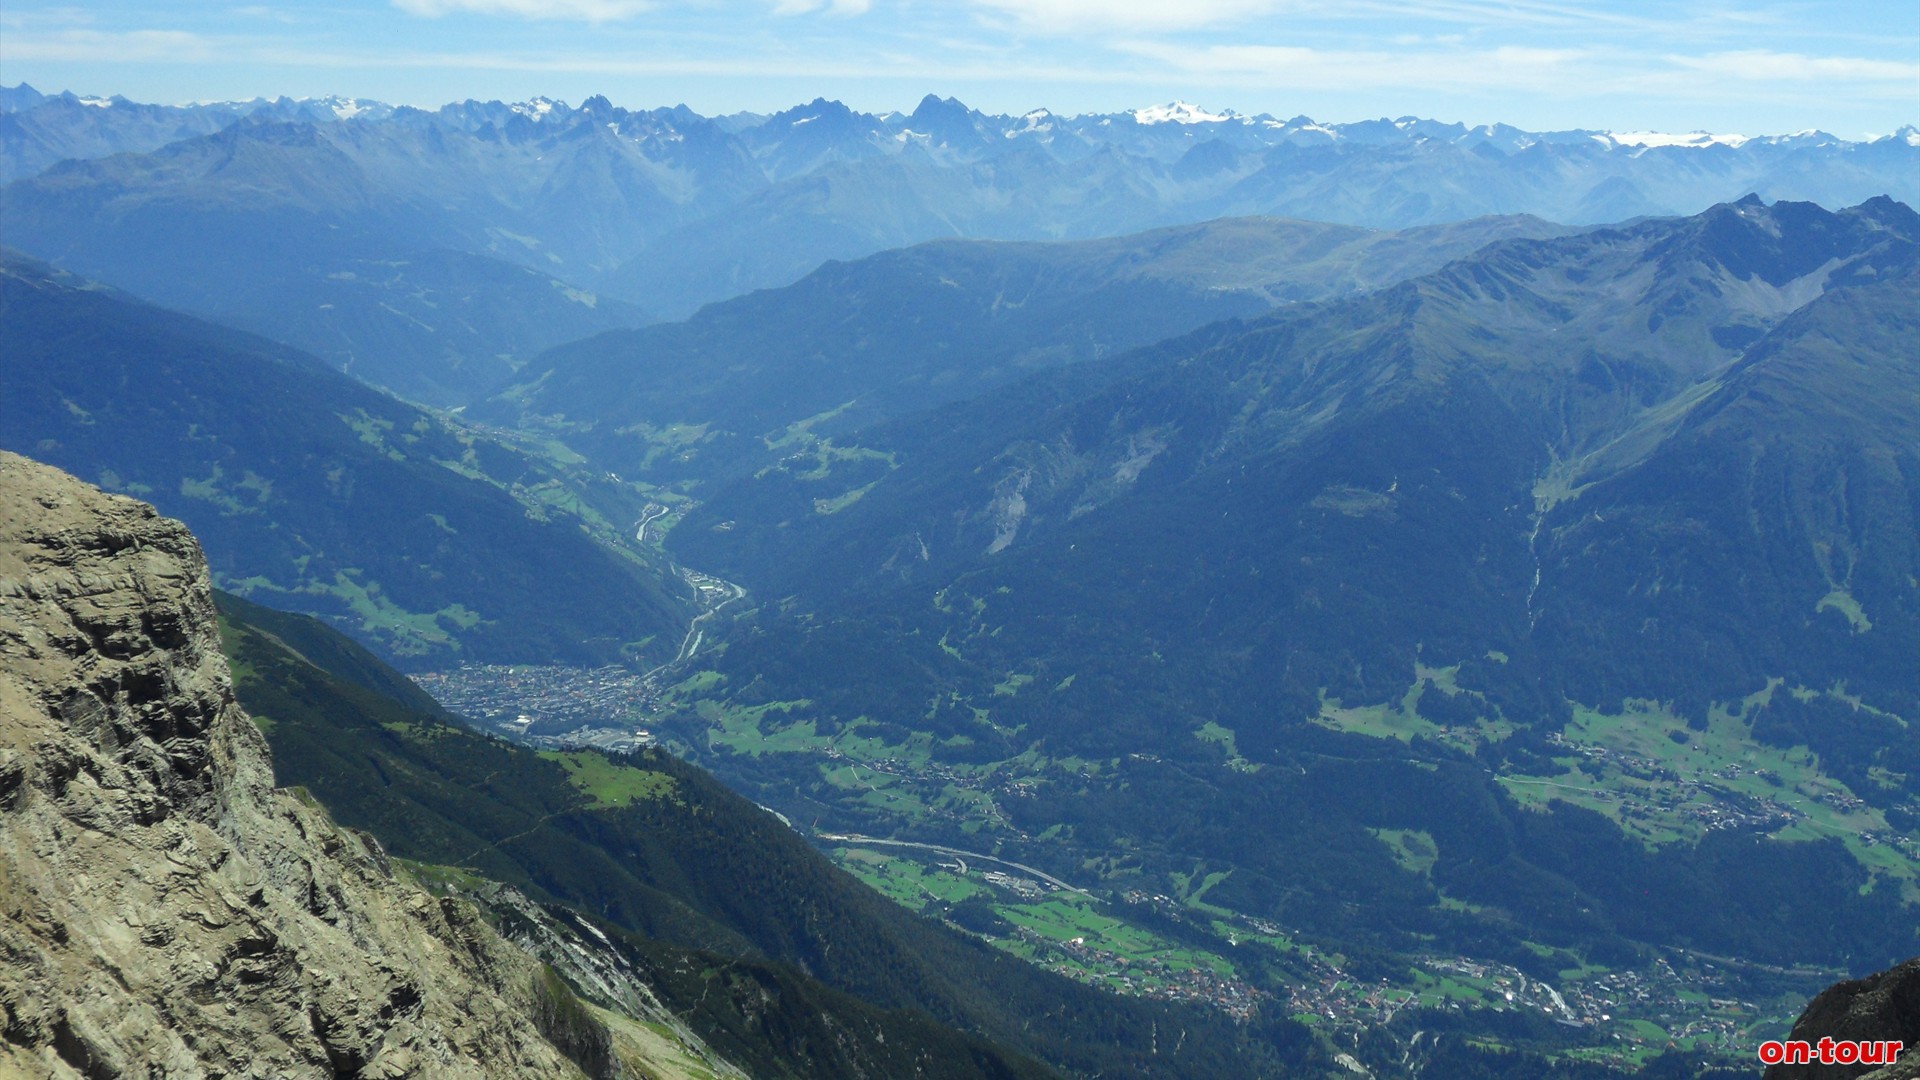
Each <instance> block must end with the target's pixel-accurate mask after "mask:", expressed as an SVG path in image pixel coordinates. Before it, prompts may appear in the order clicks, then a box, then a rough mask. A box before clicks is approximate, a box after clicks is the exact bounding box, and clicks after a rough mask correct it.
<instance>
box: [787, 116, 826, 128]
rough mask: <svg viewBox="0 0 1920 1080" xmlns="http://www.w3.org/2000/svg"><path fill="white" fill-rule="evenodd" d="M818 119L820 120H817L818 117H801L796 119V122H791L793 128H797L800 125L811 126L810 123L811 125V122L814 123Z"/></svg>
mask: <svg viewBox="0 0 1920 1080" xmlns="http://www.w3.org/2000/svg"><path fill="white" fill-rule="evenodd" d="M818 119H820V118H819V117H817V116H803V117H801V118H800V119H798V120H795V121H794V122H793V126H794V127H799V126H800V125H801V124H811V123H813V122H814V121H815V120H818Z"/></svg>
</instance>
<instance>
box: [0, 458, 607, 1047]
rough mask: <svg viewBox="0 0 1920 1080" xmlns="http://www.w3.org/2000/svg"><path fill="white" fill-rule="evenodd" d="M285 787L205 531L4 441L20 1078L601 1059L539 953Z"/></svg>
mask: <svg viewBox="0 0 1920 1080" xmlns="http://www.w3.org/2000/svg"><path fill="white" fill-rule="evenodd" d="M272 784H273V777H272V770H271V765H270V762H269V759H268V754H267V747H266V743H265V741H264V739H263V738H262V736H261V734H260V732H259V731H258V730H257V729H256V727H255V725H254V724H253V722H252V721H251V720H250V719H249V718H248V717H247V715H246V714H245V713H244V712H242V711H241V709H240V707H239V706H238V705H237V704H236V703H235V701H234V698H233V694H232V688H231V683H230V680H229V676H228V671H227V665H226V661H225V660H224V659H223V658H222V656H221V655H220V651H219V643H218V637H217V626H216V623H215V615H214V607H213V603H212V599H211V594H210V591H209V582H208V576H207V568H206V562H205V560H204V559H203V557H202V556H201V553H200V549H199V545H198V544H197V543H196V542H195V541H194V539H193V537H192V535H191V534H190V533H188V531H187V529H186V528H185V527H184V526H183V525H181V524H180V523H178V522H176V521H171V520H168V519H165V518H162V517H160V516H159V515H158V514H157V513H156V512H155V511H154V510H153V508H152V507H150V506H148V505H146V504H144V503H141V502H137V501H135V500H132V499H128V498H124V497H120V496H114V495H107V494H104V493H102V492H101V491H99V490H98V489H95V488H93V487H90V486H88V485H86V484H83V483H80V482H79V481H77V480H74V479H73V478H71V477H69V476H67V475H66V474H64V473H61V472H59V471H57V470H55V469H52V468H48V467H46V466H42V465H39V464H36V463H34V462H31V461H28V460H26V459H24V458H21V457H18V456H15V455H12V454H4V453H0V956H4V957H5V960H4V963H0V1023H4V1034H5V1038H4V1039H0V1074H5V1075H25V1076H43V1075H53V1076H85V1077H90V1078H92V1077H116V1076H167V1077H202V1076H233V1077H241V1076H249V1077H251V1076H258V1077H269V1076H271V1077H305V1076H338V1075H349V1076H363V1077H400V1076H435V1077H466V1076H472V1077H480V1076H515V1077H544V1076H554V1077H563V1076H578V1075H580V1073H579V1070H578V1069H577V1068H576V1067H575V1066H574V1065H573V1064H572V1063H571V1062H569V1061H568V1060H566V1058H564V1057H563V1056H562V1055H561V1054H560V1052H559V1051H558V1050H556V1049H555V1048H554V1046H553V1045H552V1044H551V1043H549V1042H548V1041H547V1040H546V1039H545V1038H544V1037H543V1036H542V1034H541V1032H540V1030H539V1029H538V1027H537V1026H536V1024H535V1022H534V1020H532V1019H530V1017H532V1016H533V1015H535V1014H536V1013H538V1012H540V1011H541V1010H542V1007H541V1005H540V1003H539V1000H538V999H539V991H538V990H537V989H536V987H537V986H538V985H540V984H541V980H540V979H539V976H540V968H539V965H538V963H537V962H536V961H534V960H533V959H532V958H531V957H529V956H528V955H527V954H526V953H525V952H523V951H521V950H519V949H517V948H515V947H513V946H511V945H509V944H507V943H506V942H505V941H503V940H502V939H501V938H500V937H499V936H498V935H497V934H496V933H495V932H494V931H493V930H492V929H490V928H489V927H488V926H487V924H486V923H485V922H483V921H481V919H480V918H479V917H478V915H477V913H476V911H475V909H474V908H473V907H472V906H471V905H469V904H467V903H465V902H462V901H452V900H439V899H436V898H434V897H432V896H430V895H428V894H427V893H425V892H423V891H421V890H419V889H418V888H416V887H415V886H413V885H412V884H411V883H410V882H409V881H408V880H406V879H404V878H403V877H398V876H396V871H395V869H394V868H393V867H392V866H391V865H390V864H389V863H388V861H387V859H386V857H385V856H384V855H383V853H382V852H381V851H380V850H379V848H378V847H377V846H376V845H374V844H373V843H372V842H371V841H369V840H367V839H364V838H362V837H360V836H358V835H356V834H354V833H352V832H349V831H347V830H345V829H342V828H340V827H338V826H336V825H335V824H334V823H333V822H332V821H331V820H330V819H329V818H328V817H327V815H326V814H325V813H324V812H323V811H321V810H318V809H315V808H313V807H310V806H308V805H305V804H303V803H302V802H301V801H299V800H297V799H296V798H295V797H294V796H293V795H291V794H289V793H286V792H281V791H276V790H274V789H273V787H272Z"/></svg>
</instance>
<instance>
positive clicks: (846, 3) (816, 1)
mask: <svg viewBox="0 0 1920 1080" xmlns="http://www.w3.org/2000/svg"><path fill="white" fill-rule="evenodd" d="M823 8H824V9H825V10H826V11H828V12H829V13H831V14H834V15H865V14H866V13H867V12H869V11H871V10H873V0H778V2H777V3H775V4H774V5H773V13H774V14H775V15H806V14H809V13H811V12H815V11H819V10H821V9H823Z"/></svg>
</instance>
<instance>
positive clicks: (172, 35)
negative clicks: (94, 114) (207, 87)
mask: <svg viewBox="0 0 1920 1080" xmlns="http://www.w3.org/2000/svg"><path fill="white" fill-rule="evenodd" d="M0 53H4V55H5V56H6V58H7V59H9V60H15V61H18V60H60V61H81V62H95V63H109V64H118V63H138V62H142V61H150V60H161V61H171V62H187V63H193V62H200V61H204V60H208V59H211V58H212V57H213V56H214V55H215V46H214V43H213V42H212V41H210V40H209V39H207V38H204V37H202V36H200V35H199V34H194V33H190V32H188V31H185V30H129V31H124V32H117V33H115V32H108V31H102V30H62V31H58V32H55V33H49V34H31V33H9V34H7V35H6V42H5V46H4V48H3V49H0Z"/></svg>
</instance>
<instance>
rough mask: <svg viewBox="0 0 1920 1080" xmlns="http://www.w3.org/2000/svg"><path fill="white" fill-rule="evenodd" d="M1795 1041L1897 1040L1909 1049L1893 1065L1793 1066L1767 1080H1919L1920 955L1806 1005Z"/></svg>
mask: <svg viewBox="0 0 1920 1080" xmlns="http://www.w3.org/2000/svg"><path fill="white" fill-rule="evenodd" d="M1787 1037H1788V1038H1789V1039H1791V1040H1797V1041H1801V1042H1806V1043H1809V1044H1812V1045H1816V1046H1817V1045H1818V1044H1819V1042H1820V1040H1821V1039H1823V1038H1830V1039H1835V1040H1849V1041H1852V1042H1898V1043H1904V1044H1905V1046H1906V1048H1905V1050H1903V1051H1902V1052H1901V1054H1900V1057H1899V1058H1898V1060H1896V1061H1895V1062H1894V1063H1893V1064H1891V1065H1885V1066H1879V1065H1859V1064H1855V1065H1840V1064H1830V1065H1822V1064H1811V1065H1802V1064H1793V1065H1774V1066H1771V1067H1769V1068H1768V1069H1767V1072H1766V1080H1854V1078H1856V1077H1858V1078H1859V1080H1916V1078H1920V956H1916V957H1914V958H1913V959H1911V960H1908V961H1907V962H1906V963H1904V964H1901V965H1900V966H1898V967H1894V968H1889V969H1888V970H1886V971H1882V972H1880V973H1879V974H1878V975H1869V976H1868V977H1866V978H1864V979H1855V980H1852V981H1850V982H1843V983H1835V984H1834V985H1832V986H1829V987H1827V988H1826V989H1825V990H1822V991H1821V992H1820V994H1819V996H1817V997H1815V998H1814V999H1813V1000H1812V1001H1811V1002H1809V1003H1808V1004H1807V1010H1806V1011H1805V1012H1803V1013H1801V1014H1800V1019H1799V1020H1797V1021H1795V1022H1794V1025H1793V1033H1792V1034H1791V1035H1789V1036H1787Z"/></svg>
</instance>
